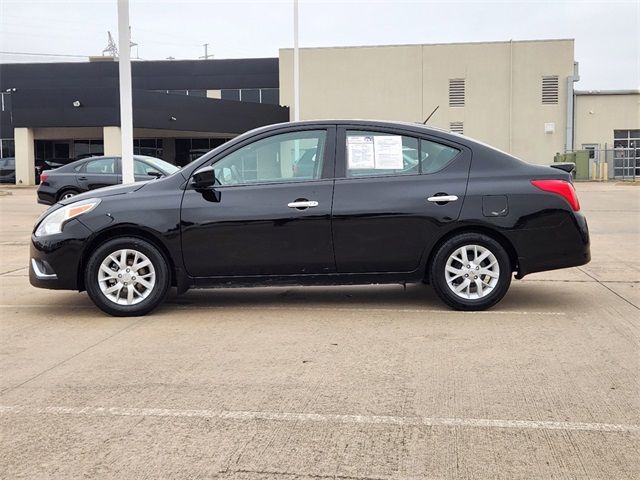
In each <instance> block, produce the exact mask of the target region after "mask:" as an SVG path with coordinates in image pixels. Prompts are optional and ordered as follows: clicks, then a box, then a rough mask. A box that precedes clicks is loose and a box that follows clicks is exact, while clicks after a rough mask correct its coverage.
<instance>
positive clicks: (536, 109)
mask: <svg viewBox="0 0 640 480" xmlns="http://www.w3.org/2000/svg"><path fill="white" fill-rule="evenodd" d="M578 79H579V77H578V72H577V64H576V63H575V62H574V41H573V40H571V39H561V40H539V41H508V42H485V43H454V44H435V45H398V46H372V47H338V48H304V49H301V50H300V119H302V120H304V119H318V118H365V119H385V120H403V121H410V122H423V121H424V120H425V119H426V118H427V117H428V116H429V115H430V114H431V113H432V112H433V110H434V109H436V107H438V109H437V110H436V111H435V113H433V116H432V117H431V119H430V120H429V125H432V126H436V127H440V128H444V129H447V130H451V131H456V132H459V133H463V134H465V135H468V136H470V137H473V138H477V139H479V140H482V141H484V142H486V143H489V144H491V145H493V146H495V147H497V148H500V149H502V150H505V151H507V152H510V153H512V154H514V155H516V156H518V157H521V158H523V159H525V160H527V161H530V162H534V163H542V164H544V163H550V162H552V161H553V157H554V155H555V153H556V152H565V151H569V150H573V148H574V146H577V147H579V146H580V145H579V144H578V143H576V142H574V123H573V122H572V121H571V119H572V118H573V117H574V98H575V97H574V94H573V87H574V84H575V82H576V81H577V80H578ZM578 98H579V100H580V101H581V102H582V97H578ZM618 100H619V101H620V102H621V103H623V104H624V107H622V108H624V109H625V111H628V112H629V113H628V114H627V115H628V116H627V117H626V118H625V120H624V122H623V121H622V120H620V122H619V123H620V124H623V123H624V124H625V125H627V126H626V128H627V129H634V128H640V127H639V126H638V119H637V116H636V117H635V118H634V116H633V112H632V110H633V109H634V108H636V109H637V99H635V100H631V99H630V98H628V97H619V98H618ZM605 102H606V101H605ZM280 104H282V105H289V106H292V105H294V101H293V51H292V49H282V50H280ZM607 108H608V107H607ZM611 108H617V107H616V106H614V105H613V103H612V104H611ZM291 115H292V118H293V115H294V112H293V109H292V110H291ZM604 115H605V114H604V113H603V114H602V116H604ZM606 115H614V113H613V112H608V113H607V114H606ZM568 119H569V120H568ZM582 123H583V122H582V121H576V125H582ZM595 128H596V129H597V128H606V129H608V130H607V131H606V132H602V135H609V136H611V137H612V135H613V130H612V129H611V128H610V126H609V125H605V124H602V125H601V126H599V127H595ZM587 136H588V135H587ZM580 138H586V137H580ZM597 138H600V137H597ZM595 140H596V137H594V140H593V141H595ZM589 141H591V140H589Z"/></svg>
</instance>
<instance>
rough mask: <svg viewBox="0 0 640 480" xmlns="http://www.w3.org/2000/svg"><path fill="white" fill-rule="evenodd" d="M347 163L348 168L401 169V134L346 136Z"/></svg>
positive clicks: (402, 165) (402, 163)
mask: <svg viewBox="0 0 640 480" xmlns="http://www.w3.org/2000/svg"><path fill="white" fill-rule="evenodd" d="M347 165H348V168H349V170H358V169H369V170H374V169H375V170H402V169H403V168H404V161H403V158H402V136H400V135H359V136H353V137H347Z"/></svg>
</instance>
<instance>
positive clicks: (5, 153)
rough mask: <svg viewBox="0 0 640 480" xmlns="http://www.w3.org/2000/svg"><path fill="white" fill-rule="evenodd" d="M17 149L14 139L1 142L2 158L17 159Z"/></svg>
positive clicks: (0, 152) (0, 155)
mask: <svg viewBox="0 0 640 480" xmlns="http://www.w3.org/2000/svg"><path fill="white" fill-rule="evenodd" d="M15 156H16V147H15V142H14V141H13V138H6V139H3V140H1V141H0V158H7V157H15Z"/></svg>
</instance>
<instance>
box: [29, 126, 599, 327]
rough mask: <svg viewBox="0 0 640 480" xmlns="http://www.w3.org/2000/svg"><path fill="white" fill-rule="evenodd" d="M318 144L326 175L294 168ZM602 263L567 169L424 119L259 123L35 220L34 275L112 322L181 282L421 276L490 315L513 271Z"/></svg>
mask: <svg viewBox="0 0 640 480" xmlns="http://www.w3.org/2000/svg"><path fill="white" fill-rule="evenodd" d="M309 151H315V157H316V160H315V162H313V165H314V166H313V168H307V167H305V168H304V169H299V170H298V172H299V173H303V175H296V174H295V172H294V171H295V170H296V169H294V168H293V166H294V165H296V164H298V161H299V160H300V159H301V158H305V155H307V152H309ZM309 155H311V154H309ZM308 158H309V157H306V160H305V161H304V162H303V165H307V166H308V163H309V160H308ZM563 167H566V166H564V165H563ZM303 170H304V171H303ZM589 259H590V253H589V234H588V230H587V222H586V220H585V217H584V216H583V215H582V214H581V213H580V205H579V203H578V199H577V197H576V193H575V190H574V188H573V185H572V183H571V174H570V173H568V172H567V171H564V170H561V169H558V168H552V167H548V166H540V165H532V164H529V163H525V162H523V161H521V160H518V159H517V158H515V157H512V156H510V155H508V154H506V153H503V152H500V151H498V150H495V149H493V148H492V147H489V146H487V145H484V144H482V143H479V142H475V141H473V140H471V139H469V138H467V137H463V136H460V135H455V134H449V133H446V132H444V131H440V130H436V129H432V128H427V127H424V126H422V125H413V124H400V123H386V122H368V121H322V122H301V123H287V124H279V125H273V126H269V127H264V128H260V129H257V130H253V131H251V132H248V133H246V134H244V135H241V136H239V137H237V138H235V139H234V140H232V141H230V142H228V143H225V144H223V145H221V146H220V147H218V148H216V149H214V150H212V151H211V152H209V153H208V154H206V155H204V156H203V157H201V158H199V159H197V160H195V161H194V162H192V163H191V164H189V165H187V166H186V167H184V168H183V169H182V170H180V171H178V172H176V173H174V174H173V175H170V176H168V177H166V178H162V179H160V180H158V181H154V182H145V183H138V184H131V185H123V186H117V187H110V188H105V189H101V190H99V191H96V192H89V193H85V194H83V195H80V196H78V197H76V198H71V199H64V200H62V201H61V202H60V203H59V204H57V205H55V206H53V207H51V208H50V209H49V210H47V211H46V212H45V213H44V214H43V215H42V217H41V218H40V219H39V220H38V221H37V223H36V225H35V228H34V231H33V235H32V245H31V261H30V275H29V276H30V281H31V283H32V285H35V286H37V287H43V288H56V289H73V290H81V291H82V290H87V292H88V294H89V296H90V297H91V299H92V300H93V301H94V302H95V304H96V305H97V306H98V307H100V308H101V309H102V310H104V311H105V312H108V313H110V314H112V315H143V314H145V313H147V312H149V311H151V310H152V309H153V308H155V307H156V306H158V305H159V304H160V303H161V302H162V301H163V299H164V298H165V295H166V293H167V290H168V289H169V288H170V287H171V286H175V287H177V290H178V292H184V291H186V290H187V289H188V288H191V287H212V286H239V285H243V286H249V285H280V284H294V285H309V284H367V283H395V282H421V281H425V282H428V283H430V284H431V285H432V286H433V288H434V289H435V291H436V292H437V293H438V295H439V296H440V298H441V299H442V300H443V301H444V302H445V303H446V304H448V305H449V306H451V307H453V308H456V309H461V310H480V309H485V308H488V307H491V306H492V305H495V304H496V303H497V302H498V301H499V300H500V299H501V298H502V297H503V296H504V295H505V293H506V292H507V289H508V288H509V285H510V283H511V277H512V274H513V272H516V278H522V277H523V276H525V275H527V274H529V273H532V272H538V271H542V270H551V269H555V268H563V267H571V266H575V265H582V264H585V263H587V262H588V261H589Z"/></svg>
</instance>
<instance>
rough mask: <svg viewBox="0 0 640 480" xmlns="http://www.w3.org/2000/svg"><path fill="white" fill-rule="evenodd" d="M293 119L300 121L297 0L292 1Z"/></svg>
mask: <svg viewBox="0 0 640 480" xmlns="http://www.w3.org/2000/svg"><path fill="white" fill-rule="evenodd" d="M293 119H294V120H295V121H296V122H297V121H299V120H300V55H299V52H298V0H293Z"/></svg>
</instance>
